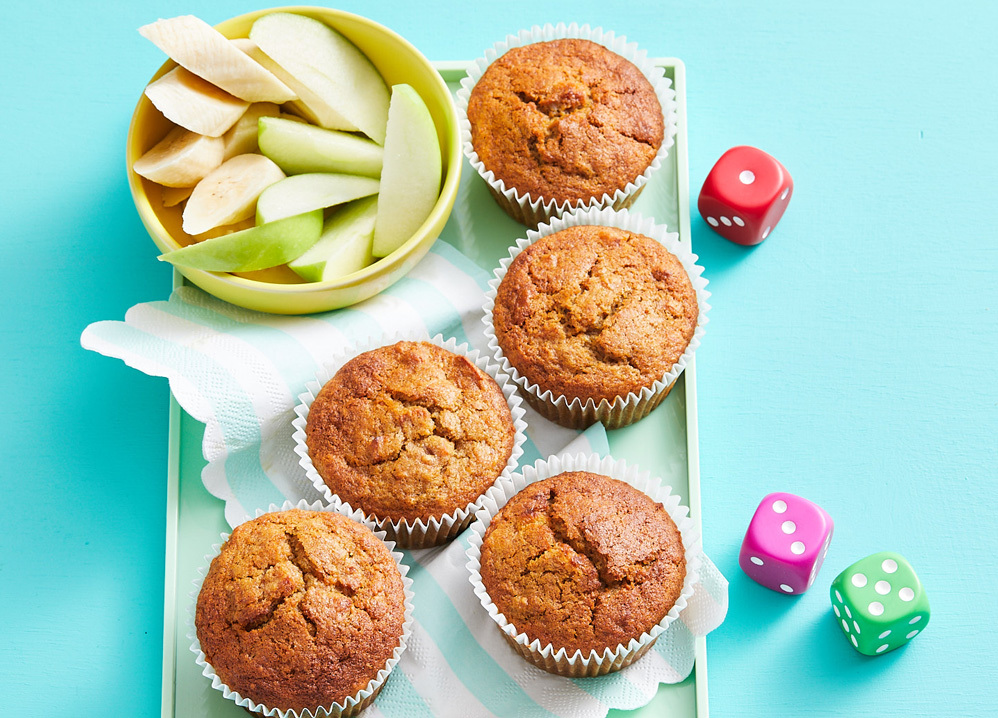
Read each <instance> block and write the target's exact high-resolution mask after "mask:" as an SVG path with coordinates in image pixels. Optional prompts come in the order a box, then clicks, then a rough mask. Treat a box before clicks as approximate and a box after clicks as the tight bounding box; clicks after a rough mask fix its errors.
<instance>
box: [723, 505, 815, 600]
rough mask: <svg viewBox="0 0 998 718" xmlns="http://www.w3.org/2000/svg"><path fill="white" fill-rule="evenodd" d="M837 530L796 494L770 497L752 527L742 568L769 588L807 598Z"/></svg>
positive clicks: (744, 544)
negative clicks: (806, 593) (833, 533)
mask: <svg viewBox="0 0 998 718" xmlns="http://www.w3.org/2000/svg"><path fill="white" fill-rule="evenodd" d="M833 529H834V523H833V522H832V517H831V516H829V515H828V514H827V513H826V512H825V510H824V509H823V508H821V507H820V506H818V505H817V504H815V503H813V502H811V501H808V500H807V499H805V498H801V497H800V496H795V495H794V494H788V493H784V492H777V493H773V494H769V495H768V496H766V497H765V498H764V499H763V500H762V501H761V502H760V503H759V507H758V508H757V509H756V510H755V514H754V515H753V516H752V521H751V522H749V527H748V531H746V532H745V540H744V541H742V550H741V553H740V555H739V557H738V563H739V565H740V566H741V567H742V570H743V571H744V572H745V573H746V574H748V576H749V577H750V578H752V579H753V580H754V581H756V582H757V583H759V584H761V585H763V586H765V587H766V588H771V589H773V590H774V591H777V592H779V593H788V594H801V593H804V592H805V591H807V589H809V588H810V587H811V584H813V583H814V578H815V576H817V575H818V569H820V568H821V564H822V562H823V561H824V560H825V556H826V555H827V554H828V545H829V544H830V543H831V540H832V531H833Z"/></svg>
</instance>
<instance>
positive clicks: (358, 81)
mask: <svg viewBox="0 0 998 718" xmlns="http://www.w3.org/2000/svg"><path fill="white" fill-rule="evenodd" d="M139 32H140V33H141V34H142V35H143V36H144V37H146V38H148V39H149V40H150V41H152V42H153V43H154V44H156V45H157V46H158V47H159V48H160V49H161V50H163V51H164V52H165V53H166V54H167V56H169V58H170V59H169V60H168V61H167V62H166V63H165V64H164V65H163V66H162V67H161V68H160V69H159V71H158V72H157V73H156V74H155V75H154V76H153V77H152V79H151V80H150V82H149V83H148V85H147V86H146V88H145V90H144V92H143V94H142V97H141V98H140V99H139V102H138V105H137V106H136V108H135V112H134V114H133V116H132V122H131V126H130V127H129V131H128V142H127V149H126V161H127V164H128V177H129V186H130V188H131V191H132V196H133V198H134V200H135V206H136V208H137V210H138V213H139V216H140V217H141V219H142V222H143V224H144V225H145V227H146V229H147V230H148V231H149V234H150V235H151V236H152V239H153V241H154V242H155V243H156V245H157V246H158V247H159V249H160V250H161V251H162V252H163V254H162V255H160V257H159V258H160V259H161V260H163V261H166V262H169V263H171V264H172V265H173V266H174V267H175V268H176V269H177V270H178V271H179V272H180V273H181V274H183V276H184V277H186V278H187V280H189V281H190V282H191V283H193V284H195V285H197V286H199V287H201V288H202V289H204V290H205V291H207V292H209V293H211V294H213V295H215V296H217V297H219V298H221V299H224V300H226V301H228V302H231V303H233V304H236V305H239V306H242V307H246V308H249V309H256V310H259V311H264V312H272V313H278V314H308V313H312V312H320V311H327V310H331V309H337V308H339V307H344V306H348V305H351V304H355V303H356V302H359V301H362V300H364V299H367V298H368V297H371V296H373V295H375V294H377V293H378V292H380V291H382V290H384V289H385V288H387V287H388V286H390V285H391V284H393V283H394V282H396V281H397V280H399V279H400V278H402V277H403V276H404V275H405V274H406V273H407V272H408V271H409V270H410V269H412V267H414V266H415V265H416V263H417V262H419V260H420V259H421V258H422V257H423V256H424V255H425V254H426V252H427V251H428V250H429V248H430V246H431V245H432V244H433V242H434V241H435V240H436V238H437V236H438V235H439V234H440V231H441V230H442V229H443V227H444V225H445V224H446V222H447V217H448V216H449V214H450V211H451V209H452V207H453V205H454V199H455V197H456V196H457V190H458V183H459V180H460V172H461V148H460V139H459V132H458V120H457V113H456V110H455V107H454V103H453V101H452V99H451V95H450V92H449V90H448V88H447V85H446V84H445V83H444V81H443V79H442V78H441V77H440V75H439V74H438V73H437V71H436V70H435V69H434V68H433V66H432V65H431V64H430V62H429V61H428V60H427V59H426V58H425V57H424V56H423V55H422V54H421V53H420V52H419V51H418V50H417V49H416V48H415V47H413V46H412V45H411V44H410V43H409V42H408V41H406V40H405V39H404V38H402V37H401V36H399V35H398V34H396V33H395V32H393V31H392V30H389V29H388V28H386V27H383V26H381V25H379V24H378V23H375V22H373V21H371V20H368V19H366V18H363V17H360V16H358V15H353V14H351V13H347V12H341V11H338V10H332V9H327V8H319V7H304V6H303V7H287V8H277V9H271V10H261V11H257V12H253V13H249V14H246V15H241V16H239V17H236V18H232V19H231V20H227V21H225V22H223V23H221V24H219V25H217V26H215V27H212V26H211V25H209V24H208V23H206V22H204V21H202V20H200V19H198V18H196V17H193V16H190V15H187V16H181V17H175V18H170V19H161V20H157V21H156V22H154V23H150V24H149V25H146V26H144V27H142V28H140V29H139Z"/></svg>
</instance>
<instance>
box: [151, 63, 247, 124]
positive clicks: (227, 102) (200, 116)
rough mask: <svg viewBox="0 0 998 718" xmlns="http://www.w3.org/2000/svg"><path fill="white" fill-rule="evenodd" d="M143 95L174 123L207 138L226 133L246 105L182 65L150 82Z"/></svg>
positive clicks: (240, 115)
mask: <svg viewBox="0 0 998 718" xmlns="http://www.w3.org/2000/svg"><path fill="white" fill-rule="evenodd" d="M146 97H148V98H149V100H150V101H151V102H152V104H154V105H155V106H156V109H158V110H159V111H160V112H162V113H163V114H164V115H165V116H166V118H167V119H168V120H170V121H171V122H173V123H174V124H177V125H180V126H181V127H186V128H187V129H188V130H190V131H191V132H197V133H198V134H199V135H208V136H209V137H220V136H222V135H223V134H225V132H226V131H227V130H228V129H229V128H230V127H232V126H233V125H234V124H236V121H237V120H238V119H239V118H240V117H242V116H243V113H244V112H246V110H247V108H248V107H249V103H248V102H246V101H245V100H240V99H239V98H238V97H233V96H232V95H230V94H229V93H228V92H225V91H224V90H220V89H219V88H217V87H215V86H214V85H213V84H211V83H210V82H208V81H207V80H202V79H201V78H200V77H198V76H197V75H195V74H194V73H192V72H188V71H187V70H185V69H184V68H182V67H175V68H173V69H172V70H170V71H169V72H168V73H166V74H165V75H163V76H162V77H161V78H159V79H158V80H154V81H153V82H150V83H149V85H148V86H147V87H146Z"/></svg>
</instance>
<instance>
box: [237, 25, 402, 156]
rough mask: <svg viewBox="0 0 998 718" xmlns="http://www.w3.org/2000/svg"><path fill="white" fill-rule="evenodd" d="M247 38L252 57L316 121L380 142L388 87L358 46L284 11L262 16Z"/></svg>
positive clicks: (383, 137) (382, 135)
mask: <svg viewBox="0 0 998 718" xmlns="http://www.w3.org/2000/svg"><path fill="white" fill-rule="evenodd" d="M249 36H250V39H251V40H252V41H253V42H255V43H256V45H257V47H258V48H259V50H260V53H253V58H254V59H256V60H257V61H258V62H260V63H261V64H263V65H264V66H265V67H267V69H269V70H270V71H271V72H273V73H274V74H275V75H277V76H278V77H279V78H280V79H281V80H283V81H284V82H285V83H286V84H287V85H288V86H289V87H290V88H291V89H292V90H294V91H295V93H297V95H298V97H299V98H300V102H301V104H302V105H304V106H305V108H306V109H307V110H308V114H309V115H311V116H313V117H314V118H315V119H316V121H317V124H319V125H321V126H322V127H326V128H329V129H334V130H350V131H352V130H360V131H361V132H363V133H364V134H365V135H367V136H368V137H370V138H371V139H373V140H374V141H376V142H377V143H378V144H381V143H383V142H384V140H385V123H386V122H387V119H388V100H389V92H388V87H387V85H385V81H384V79H382V77H381V74H380V73H379V72H378V70H377V68H376V67H375V66H374V65H373V64H372V63H371V61H370V60H369V59H367V57H366V56H365V55H364V53H362V52H361V51H360V50H359V49H357V46H356V45H354V44H353V43H352V42H350V41H349V40H348V39H346V38H345V37H344V36H343V35H341V34H340V33H338V32H337V31H336V30H333V29H332V28H331V27H329V26H328V25H326V24H324V23H322V22H319V21H318V20H314V19H312V18H310V17H305V16H304V15H296V14H293V13H286V12H275V13H271V14H269V15H264V16H263V17H261V18H260V19H258V20H257V21H256V22H254V23H253V27H252V29H251V30H250V35H249ZM268 60H269V62H268Z"/></svg>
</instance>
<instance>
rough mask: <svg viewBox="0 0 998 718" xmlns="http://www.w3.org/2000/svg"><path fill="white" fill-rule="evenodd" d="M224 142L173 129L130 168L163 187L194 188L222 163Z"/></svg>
mask: <svg viewBox="0 0 998 718" xmlns="http://www.w3.org/2000/svg"><path fill="white" fill-rule="evenodd" d="M224 153H225V142H224V141H223V140H222V138H221V137H207V136H205V135H199V134H197V133H196V132H191V131H190V130H187V129H184V128H183V127H174V128H173V129H172V130H170V131H169V132H168V133H167V135H166V137H164V138H163V139H162V140H160V141H159V142H158V143H156V145H155V146H154V147H153V148H152V149H150V150H149V151H148V152H146V153H145V154H144V155H142V156H141V157H140V158H139V159H137V160H135V163H134V164H133V165H132V169H133V170H135V172H136V173H138V174H140V175H142V176H143V177H145V178H146V179H148V180H152V181H153V182H156V183H158V184H161V185H164V186H166V187H193V186H194V185H196V184H197V183H198V182H200V181H201V180H202V179H204V177H205V176H206V175H208V173H210V172H211V171H212V170H214V169H216V168H217V167H218V166H219V165H221V164H222V161H223V159H224V157H223V156H224Z"/></svg>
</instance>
